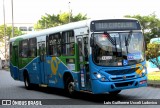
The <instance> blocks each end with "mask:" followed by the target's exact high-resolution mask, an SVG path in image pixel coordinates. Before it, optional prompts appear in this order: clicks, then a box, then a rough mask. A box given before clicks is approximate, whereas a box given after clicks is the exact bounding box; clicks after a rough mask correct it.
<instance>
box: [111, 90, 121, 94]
mask: <svg viewBox="0 0 160 108" xmlns="http://www.w3.org/2000/svg"><path fill="white" fill-rule="evenodd" d="M120 92H121V90H117V91H113V92H109V94H110V95H118V94H119V93H120Z"/></svg>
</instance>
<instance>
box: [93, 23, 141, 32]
mask: <svg viewBox="0 0 160 108" xmlns="http://www.w3.org/2000/svg"><path fill="white" fill-rule="evenodd" d="M113 30H114V31H116V30H141V28H140V24H139V22H138V21H136V20H112V21H110V20H103V21H102V20H101V21H93V22H91V31H94V32H98V31H113Z"/></svg>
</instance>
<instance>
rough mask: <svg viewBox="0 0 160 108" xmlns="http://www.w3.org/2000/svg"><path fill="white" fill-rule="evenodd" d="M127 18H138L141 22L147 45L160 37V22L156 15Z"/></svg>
mask: <svg viewBox="0 0 160 108" xmlns="http://www.w3.org/2000/svg"><path fill="white" fill-rule="evenodd" d="M125 17H128V18H136V19H138V20H139V21H140V24H141V26H142V30H143V33H144V36H145V40H146V43H149V41H150V39H151V38H154V37H156V36H160V20H159V19H158V18H157V16H156V15H155V14H154V13H153V14H150V15H148V16H141V15H133V16H130V15H126V16H125Z"/></svg>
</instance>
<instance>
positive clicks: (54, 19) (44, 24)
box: [34, 12, 87, 30]
mask: <svg viewBox="0 0 160 108" xmlns="http://www.w3.org/2000/svg"><path fill="white" fill-rule="evenodd" d="M69 17H70V22H76V21H80V20H85V19H87V16H86V15H82V14H81V13H79V14H78V15H76V16H73V15H72V13H71V14H69V13H67V12H64V13H60V14H57V15H54V14H53V15H50V14H45V15H44V16H42V17H41V19H40V20H38V22H37V24H35V25H34V28H35V30H36V29H45V28H50V27H55V26H59V25H63V24H67V23H69Z"/></svg>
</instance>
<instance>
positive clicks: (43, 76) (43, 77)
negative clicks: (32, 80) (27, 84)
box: [37, 41, 47, 84]
mask: <svg viewBox="0 0 160 108" xmlns="http://www.w3.org/2000/svg"><path fill="white" fill-rule="evenodd" d="M37 42H38V41H37ZM38 55H39V75H40V76H39V77H40V83H41V84H47V72H46V68H45V61H46V58H45V56H46V41H39V42H38Z"/></svg>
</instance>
